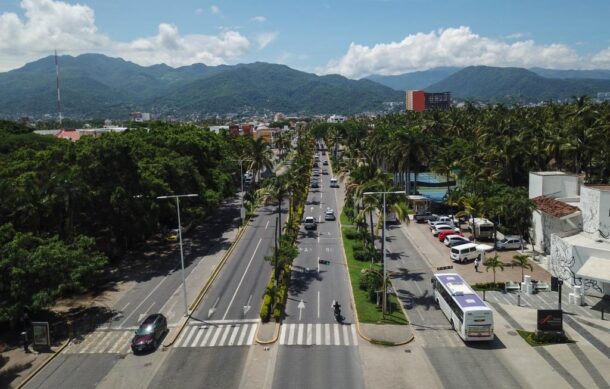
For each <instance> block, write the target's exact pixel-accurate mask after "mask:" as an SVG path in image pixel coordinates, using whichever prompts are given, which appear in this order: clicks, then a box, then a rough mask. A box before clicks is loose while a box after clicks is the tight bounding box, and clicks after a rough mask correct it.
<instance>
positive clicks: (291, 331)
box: [288, 324, 296, 344]
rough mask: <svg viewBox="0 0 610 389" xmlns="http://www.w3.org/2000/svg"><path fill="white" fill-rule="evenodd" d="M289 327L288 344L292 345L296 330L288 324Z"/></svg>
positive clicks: (292, 325)
mask: <svg viewBox="0 0 610 389" xmlns="http://www.w3.org/2000/svg"><path fill="white" fill-rule="evenodd" d="M288 325H289V326H290V335H288V344H293V342H294V330H295V329H296V327H295V325H294V324H288Z"/></svg>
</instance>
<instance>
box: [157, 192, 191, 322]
mask: <svg viewBox="0 0 610 389" xmlns="http://www.w3.org/2000/svg"><path fill="white" fill-rule="evenodd" d="M197 196H199V195H198V194H184V195H169V196H158V197H157V199H158V200H161V199H170V198H175V199H176V211H177V212H178V238H179V240H180V264H181V265H182V292H183V294H184V316H188V314H189V308H188V303H187V298H186V278H185V277H184V252H183V251H182V224H181V222H180V197H197Z"/></svg>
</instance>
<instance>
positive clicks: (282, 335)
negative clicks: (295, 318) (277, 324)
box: [280, 324, 290, 344]
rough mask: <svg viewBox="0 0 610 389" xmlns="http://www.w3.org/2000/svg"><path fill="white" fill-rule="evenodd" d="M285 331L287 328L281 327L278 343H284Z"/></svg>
mask: <svg viewBox="0 0 610 389" xmlns="http://www.w3.org/2000/svg"><path fill="white" fill-rule="evenodd" d="M287 325H290V324H287ZM287 332H288V329H286V328H282V333H281V334H280V344H285V341H286V333H287Z"/></svg>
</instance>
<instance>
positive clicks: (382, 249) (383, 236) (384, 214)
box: [363, 190, 406, 315]
mask: <svg viewBox="0 0 610 389" xmlns="http://www.w3.org/2000/svg"><path fill="white" fill-rule="evenodd" d="M378 194H380V195H383V228H382V231H381V253H382V255H383V301H382V304H383V309H382V312H383V315H385V314H386V311H387V305H388V288H387V285H386V283H387V275H386V272H387V269H386V263H385V227H386V222H385V221H386V201H385V196H386V194H406V192H405V191H404V190H400V191H394V192H364V193H363V195H364V196H372V195H378Z"/></svg>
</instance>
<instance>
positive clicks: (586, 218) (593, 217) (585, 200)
mask: <svg viewBox="0 0 610 389" xmlns="http://www.w3.org/2000/svg"><path fill="white" fill-rule="evenodd" d="M599 202H600V192H599V191H597V190H592V189H589V188H583V189H582V191H581V193H580V209H581V211H582V221H583V223H582V224H583V226H582V227H583V228H582V229H583V231H584V232H587V233H589V234H595V233H596V232H597V230H598V229H599V226H600V215H599V210H600V208H599V205H600V204H599Z"/></svg>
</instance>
